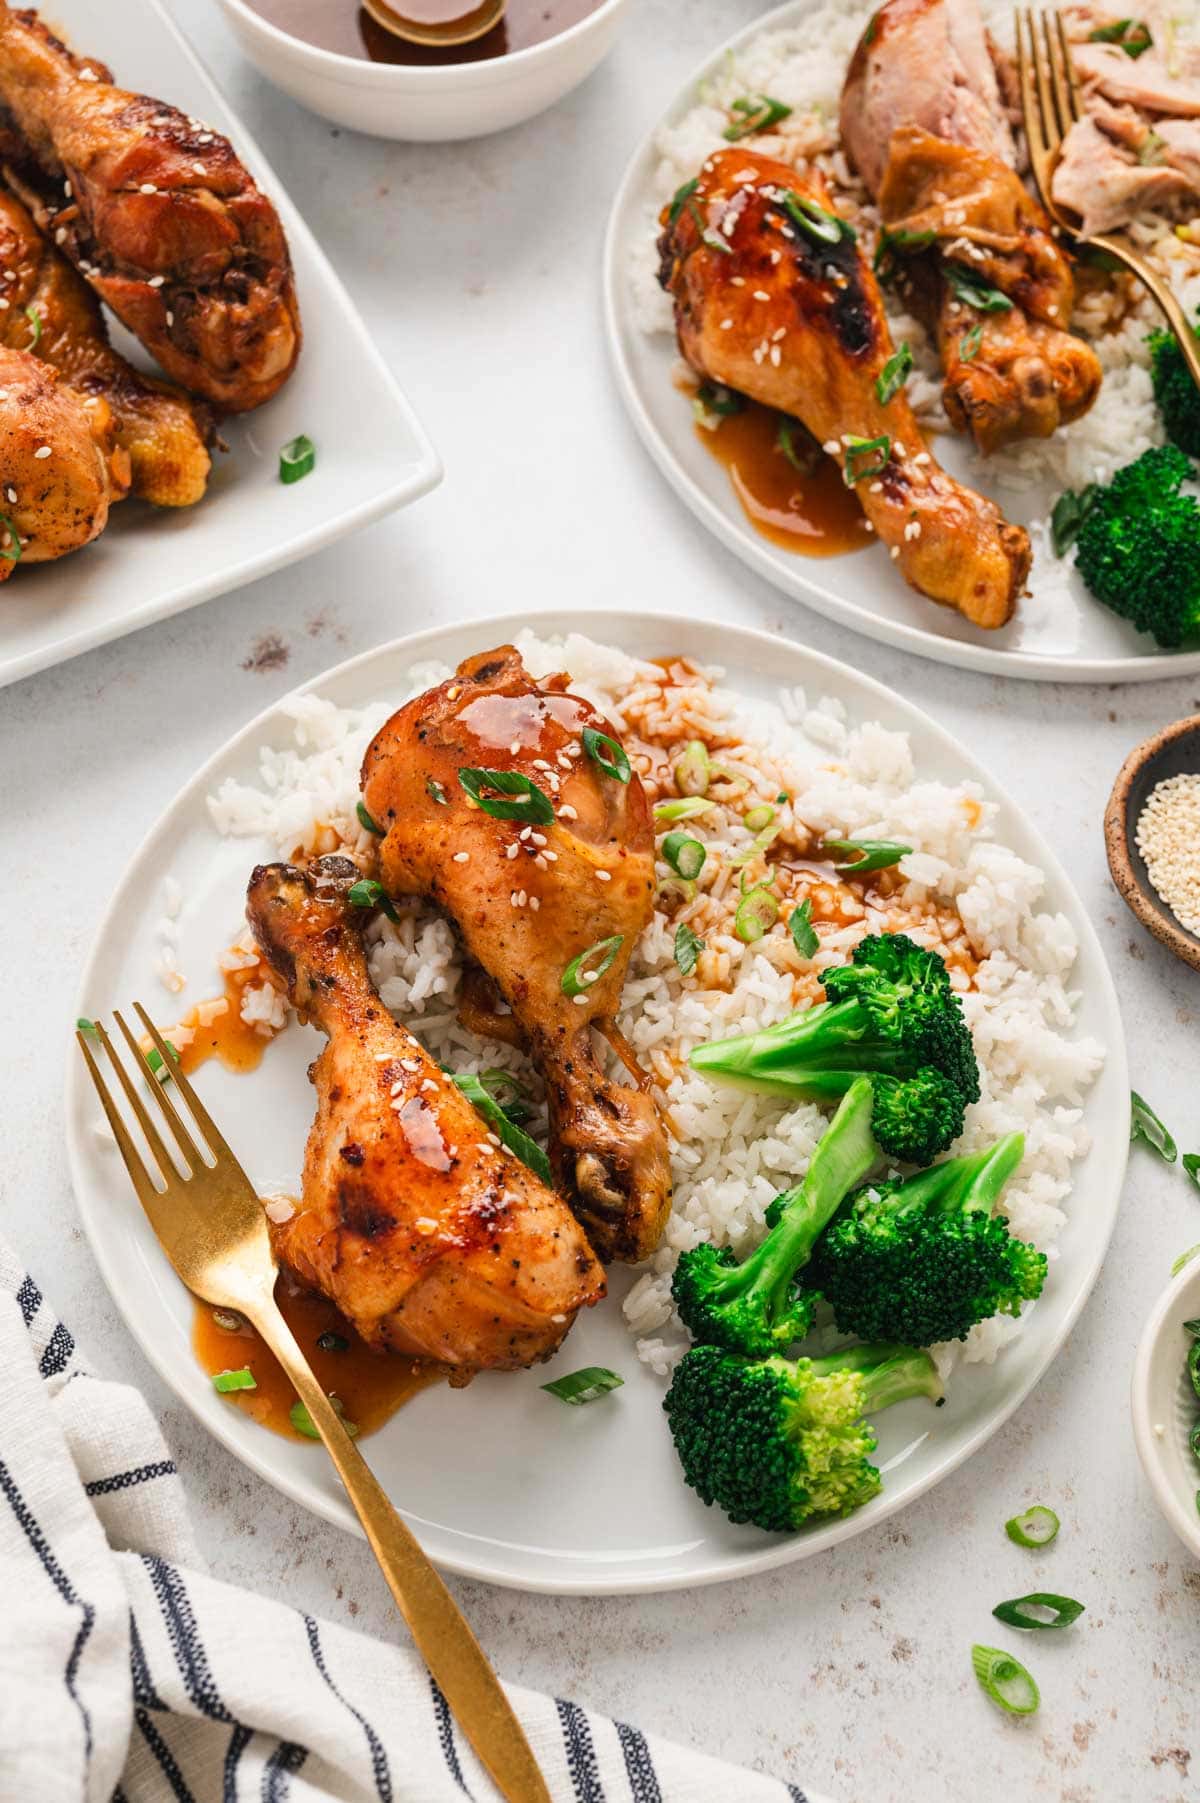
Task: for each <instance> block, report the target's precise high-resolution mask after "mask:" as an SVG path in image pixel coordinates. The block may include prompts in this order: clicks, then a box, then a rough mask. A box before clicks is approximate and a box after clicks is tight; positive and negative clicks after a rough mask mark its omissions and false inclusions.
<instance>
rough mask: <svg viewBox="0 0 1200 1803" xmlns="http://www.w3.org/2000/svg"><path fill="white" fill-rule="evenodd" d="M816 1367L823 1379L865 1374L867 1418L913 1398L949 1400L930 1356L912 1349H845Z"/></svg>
mask: <svg viewBox="0 0 1200 1803" xmlns="http://www.w3.org/2000/svg"><path fill="white" fill-rule="evenodd" d="M812 1363H813V1369H814V1371H816V1372H818V1373H819V1374H820V1375H821V1376H822V1377H832V1376H833V1375H834V1373H835V1372H838V1371H861V1372H862V1378H863V1405H862V1412H863V1414H864V1415H874V1414H876V1413H878V1411H879V1410H880V1409H890V1408H891V1406H892V1404H893V1403H896V1402H907V1401H908V1399H909V1397H910V1396H926V1397H928V1399H929V1401H930V1402H936V1403H940V1402H943V1401H944V1400H945V1396H946V1391H945V1387H944V1386H943V1384H942V1380H941V1378H940V1377H939V1376H938V1369H937V1366H936V1365H935V1364H934V1362H933V1360H932V1359H931V1358H930V1356H929V1354H928V1353H927V1352H917V1351H914V1349H913V1348H912V1347H911V1346H891V1345H882V1346H881V1345H869V1344H867V1345H861V1346H845V1347H843V1348H842V1350H841V1351H840V1352H832V1353H830V1354H829V1355H828V1356H827V1357H826V1358H819V1359H814V1360H813V1361H812Z"/></svg>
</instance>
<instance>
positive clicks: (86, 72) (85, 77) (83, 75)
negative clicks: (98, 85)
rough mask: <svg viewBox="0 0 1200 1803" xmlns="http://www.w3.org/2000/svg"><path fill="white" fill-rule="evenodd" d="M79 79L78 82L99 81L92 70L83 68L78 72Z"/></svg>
mask: <svg viewBox="0 0 1200 1803" xmlns="http://www.w3.org/2000/svg"><path fill="white" fill-rule="evenodd" d="M79 79H80V81H99V79H100V77H99V76H98V75H97V74H96V71H95V70H94V69H90V68H86V67H85V68H82V69H81V70H80V71H79Z"/></svg>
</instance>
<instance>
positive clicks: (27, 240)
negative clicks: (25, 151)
mask: <svg viewBox="0 0 1200 1803" xmlns="http://www.w3.org/2000/svg"><path fill="white" fill-rule="evenodd" d="M0 298H2V299H3V300H4V301H5V302H6V303H7V304H6V306H5V307H4V308H3V310H0V343H4V344H7V345H8V346H9V347H10V348H12V349H14V350H25V349H27V348H32V349H33V352H34V355H35V356H36V357H38V358H39V359H40V360H41V361H43V362H45V363H49V364H51V365H52V366H53V368H55V369H56V370H57V371H58V372H59V374H60V375H61V376H62V377H63V379H64V380H65V381H67V382H69V383H70V385H71V387H72V388H73V389H74V390H75V391H76V393H77V394H81V395H86V396H99V397H102V398H103V400H104V401H105V402H106V403H107V405H108V406H109V408H110V409H111V411H112V418H113V429H114V432H115V435H116V442H117V444H118V445H119V446H120V447H121V449H122V450H123V451H126V452H127V453H128V455H129V462H130V476H131V482H132V493H133V494H135V495H138V496H140V498H141V499H142V500H145V501H153V502H154V503H155V504H156V505H157V506H159V507H189V506H191V504H192V503H193V502H194V501H198V500H200V498H201V497H202V495H203V494H204V491H205V489H206V487H207V486H208V473H209V469H210V468H211V464H212V459H211V458H210V456H209V454H208V442H209V439H210V438H211V436H212V433H213V422H212V418H211V416H210V414H209V410H208V408H207V407H206V406H205V405H204V403H203V401H194V400H193V399H192V397H191V396H190V395H187V394H184V393H183V392H182V390H180V389H178V388H174V387H172V386H171V384H170V383H169V382H159V381H156V380H155V379H154V378H153V377H152V376H144V375H142V373H141V371H140V370H136V369H134V367H133V365H132V364H131V363H127V362H126V361H125V359H124V357H122V356H121V355H120V353H119V352H117V351H115V350H114V349H113V347H112V345H111V344H110V343H109V342H108V332H107V330H106V329H105V325H104V315H103V313H102V312H101V309H100V303H99V301H98V300H97V299H96V297H95V295H94V294H93V293H92V291H91V289H90V288H89V287H88V285H87V283H86V282H85V281H84V279H83V277H82V276H80V275H77V274H76V272H75V270H74V269H73V268H72V267H71V265H70V263H68V262H67V260H66V258H65V257H64V256H63V255H62V254H61V252H59V251H58V250H56V249H55V247H54V246H53V245H52V244H50V243H48V242H47V241H46V239H45V238H43V237H42V235H41V233H40V232H39V231H38V229H37V227H36V226H35V225H34V223H33V220H32V218H31V217H30V215H29V213H28V212H27V210H26V209H25V208H24V207H23V206H22V205H21V202H20V201H19V200H17V199H16V198H15V196H14V195H12V194H7V193H5V192H4V190H3V189H0Z"/></svg>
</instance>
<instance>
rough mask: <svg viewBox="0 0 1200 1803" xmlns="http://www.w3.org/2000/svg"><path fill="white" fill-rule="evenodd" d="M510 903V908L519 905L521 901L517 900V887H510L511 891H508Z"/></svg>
mask: <svg viewBox="0 0 1200 1803" xmlns="http://www.w3.org/2000/svg"><path fill="white" fill-rule="evenodd" d="M508 905H509V907H510V908H515V907H518V906H519V903H518V901H517V892H516V890H515V889H510V890H509V893H508Z"/></svg>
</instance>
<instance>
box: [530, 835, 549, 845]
mask: <svg viewBox="0 0 1200 1803" xmlns="http://www.w3.org/2000/svg"><path fill="white" fill-rule="evenodd" d="M529 838H530V842H531V844H533V845H545V844H546V843H547V840H546V835H545V833H530V835H529Z"/></svg>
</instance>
